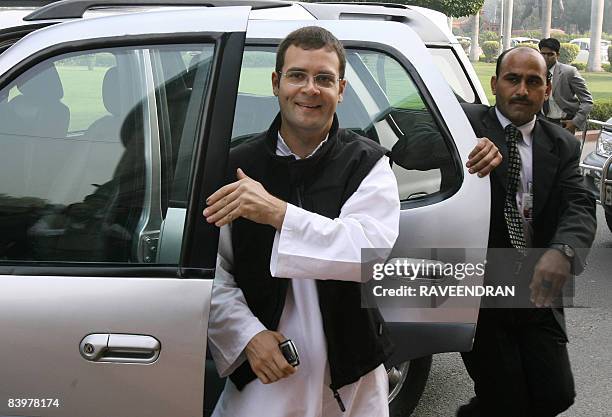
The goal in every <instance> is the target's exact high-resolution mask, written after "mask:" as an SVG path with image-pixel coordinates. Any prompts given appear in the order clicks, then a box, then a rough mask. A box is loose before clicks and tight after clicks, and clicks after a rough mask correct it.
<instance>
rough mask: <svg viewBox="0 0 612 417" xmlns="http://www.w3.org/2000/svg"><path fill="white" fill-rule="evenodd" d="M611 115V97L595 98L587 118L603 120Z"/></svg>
mask: <svg viewBox="0 0 612 417" xmlns="http://www.w3.org/2000/svg"><path fill="white" fill-rule="evenodd" d="M610 117H612V99H603V100H595V102H594V103H593V110H591V113H590V114H589V119H595V120H600V121H602V122H605V121H606V120H608V119H609V118H610Z"/></svg>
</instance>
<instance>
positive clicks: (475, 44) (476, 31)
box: [470, 10, 480, 62]
mask: <svg viewBox="0 0 612 417" xmlns="http://www.w3.org/2000/svg"><path fill="white" fill-rule="evenodd" d="M479 35H480V10H479V11H477V12H476V14H475V15H474V16H472V45H471V46H470V61H472V62H478V58H480V41H479V39H478V38H479Z"/></svg>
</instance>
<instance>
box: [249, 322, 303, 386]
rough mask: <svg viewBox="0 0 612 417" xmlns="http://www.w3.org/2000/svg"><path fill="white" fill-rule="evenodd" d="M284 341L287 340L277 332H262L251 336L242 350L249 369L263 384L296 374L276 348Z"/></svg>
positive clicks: (294, 369)
mask: <svg viewBox="0 0 612 417" xmlns="http://www.w3.org/2000/svg"><path fill="white" fill-rule="evenodd" d="M285 340H287V338H286V337H284V336H283V335H282V334H280V333H278V332H273V331H271V330H263V331H261V332H259V333H257V334H256V335H255V336H253V338H252V339H251V340H250V341H249V343H248V344H247V345H246V348H245V349H244V351H245V353H246V357H247V359H248V360H249V364H250V365H251V369H252V370H253V372H255V375H257V378H259V380H260V381H261V382H263V383H264V384H271V383H273V382H276V381H278V380H279V379H283V378H286V377H288V376H290V375H293V374H294V373H295V372H296V368H294V367H293V366H291V365H289V363H288V362H287V360H286V359H285V357H284V356H283V354H282V352H281V350H280V348H279V347H278V344H279V343H281V342H284V341H285Z"/></svg>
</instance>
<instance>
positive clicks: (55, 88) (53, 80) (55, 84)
mask: <svg viewBox="0 0 612 417" xmlns="http://www.w3.org/2000/svg"><path fill="white" fill-rule="evenodd" d="M24 75H25V76H21V77H19V79H18V81H17V89H18V90H19V91H20V92H21V94H23V95H24V96H27V97H32V98H38V99H41V100H43V101H51V100H59V99H61V98H62V97H64V88H63V87H62V82H61V81H60V77H59V74H58V73H57V69H56V68H55V66H54V65H53V64H51V63H44V64H42V65H41V66H38V67H35V68H34V69H32V70H30V71H28V72H27V73H25V74H24Z"/></svg>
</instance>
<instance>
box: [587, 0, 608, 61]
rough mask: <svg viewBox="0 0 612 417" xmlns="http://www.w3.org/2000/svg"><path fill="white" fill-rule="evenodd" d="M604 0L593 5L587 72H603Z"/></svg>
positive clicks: (595, 0) (593, 1) (597, 0)
mask: <svg viewBox="0 0 612 417" xmlns="http://www.w3.org/2000/svg"><path fill="white" fill-rule="evenodd" d="M603 15H604V0H592V3H591V45H590V48H589V60H588V61H587V71H601V30H602V26H603Z"/></svg>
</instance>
